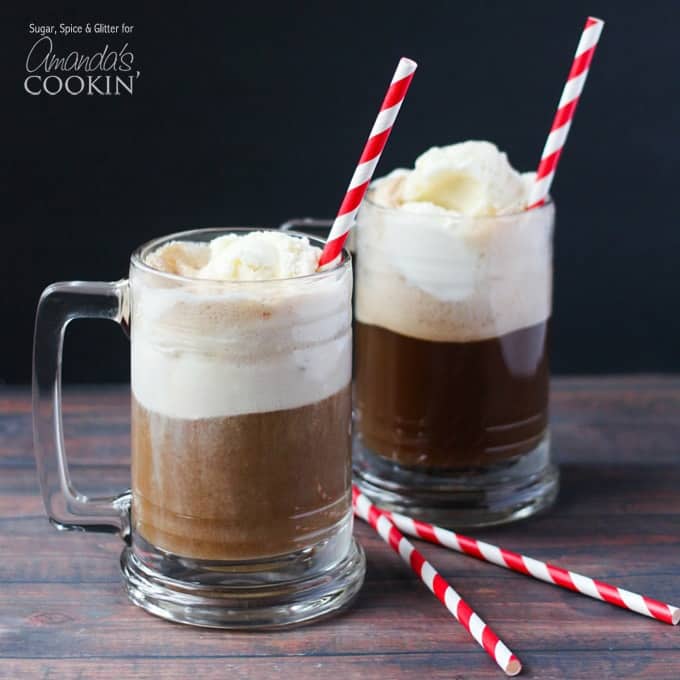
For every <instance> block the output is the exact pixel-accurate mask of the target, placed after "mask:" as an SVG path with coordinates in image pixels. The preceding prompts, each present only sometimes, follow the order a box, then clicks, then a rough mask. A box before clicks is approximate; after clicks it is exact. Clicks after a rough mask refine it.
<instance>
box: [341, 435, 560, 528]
mask: <svg viewBox="0 0 680 680" xmlns="http://www.w3.org/2000/svg"><path fill="white" fill-rule="evenodd" d="M353 467H354V478H355V482H356V484H357V486H358V487H359V488H360V489H361V491H362V492H363V493H364V494H366V496H368V498H369V499H370V500H371V501H372V502H373V503H375V504H376V505H377V506H378V507H380V508H383V509H385V510H389V511H391V512H397V513H400V514H403V515H408V516H409V517H413V518H414V519H419V520H421V521H424V522H429V523H431V524H437V525H439V526H442V527H447V528H451V529H464V528H475V527H484V526H492V525H496V524H506V523H509V522H513V521H516V520H520V519H524V518H526V517H530V516H532V515H535V514H536V513H538V512H540V511H542V510H545V509H547V508H549V507H550V506H551V505H552V504H553V502H554V501H555V499H556V498H557V492H558V489H559V472H558V469H557V467H556V466H555V465H554V464H553V463H552V462H551V459H550V439H549V437H548V436H547V435H546V436H545V437H544V439H543V440H542V441H541V443H540V444H539V445H538V446H537V447H536V448H535V449H534V450H533V451H530V452H528V453H526V454H524V455H522V456H520V457H518V458H516V459H514V460H509V461H504V462H500V463H496V464H494V465H489V466H486V467H484V468H483V469H475V470H464V471H452V472H443V471H440V470H429V469H428V470H417V469H413V468H405V467H401V466H399V465H397V464H395V463H393V462H391V461H389V460H387V459H385V458H383V457H381V456H379V455H377V454H376V453H374V452H372V451H371V450H370V449H368V448H367V447H366V446H364V445H363V443H362V441H361V438H360V437H359V436H356V437H355V441H354V449H353Z"/></svg>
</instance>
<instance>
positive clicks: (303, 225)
mask: <svg viewBox="0 0 680 680" xmlns="http://www.w3.org/2000/svg"><path fill="white" fill-rule="evenodd" d="M332 225H333V220H324V219H317V218H316V217H293V218H291V219H290V220H286V221H285V222H284V223H283V224H280V225H279V229H280V230H281V231H299V232H302V233H304V232H305V231H317V232H319V231H324V232H325V233H324V234H323V235H322V236H323V238H325V237H326V236H327V235H328V231H330V228H331V226H332ZM319 235H321V234H319Z"/></svg>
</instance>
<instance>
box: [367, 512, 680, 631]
mask: <svg viewBox="0 0 680 680" xmlns="http://www.w3.org/2000/svg"><path fill="white" fill-rule="evenodd" d="M373 507H374V509H375V512H376V513H377V514H378V515H381V516H383V517H387V518H388V519H389V520H390V521H391V522H392V523H393V524H394V526H396V527H397V528H398V529H399V530H401V531H403V532H404V533H405V534H408V535H409V536H415V537H416V538H421V539H423V540H425V541H429V542H430V543H434V544H436V545H440V546H442V547H444V548H449V549H451V550H455V551H457V552H460V553H465V554H466V555H470V556H472V557H476V558H477V559H478V560H483V561H484V562H490V563H491V564H496V565H498V566H499V567H503V568H504V569H511V570H512V571H516V572H518V573H520V574H524V575H525V576H532V577H533V578H536V579H539V580H541V581H545V582H546V583H551V584H553V585H556V586H560V587H561V588H566V589H567V590H572V591H574V592H577V593H581V594H582V595H587V596H588V597H592V598H594V599H596V600H603V601H604V602H609V603H610V604H614V605H616V606H617V607H621V608H622V609H628V610H629V611H632V612H635V613H637V614H642V615H643V616H649V617H650V618H653V619H657V621H663V622H664V623H670V624H671V625H676V624H677V623H678V621H680V609H678V608H677V607H674V606H673V605H670V604H665V603H664V602H660V601H659V600H655V599H653V598H651V597H646V596H645V595H638V594H637V593H631V592H630V591H629V590H623V588H617V587H616V586H612V585H610V584H608V583H604V582H602V581H597V580H595V579H592V578H589V577H588V576H583V575H582V574H577V573H576V572H573V571H567V570H566V569H563V568H562V567H557V566H555V565H554V564H550V563H548V562H541V561H539V560H535V559H533V558H531V557H527V556H526V555H520V554H519V553H516V552H512V551H511V550H504V549H503V548H499V547H498V546H495V545H491V544H490V543H484V541H478V540H476V539H474V538H470V537H469V536H463V535H462V534H458V533H456V532H455V531H449V530H448V529H442V528H441V527H438V526H435V525H434V524H428V523H427V522H420V521H419V520H416V519H411V518H410V517H407V516H406V515H400V514H398V513H396V512H387V511H385V510H381V509H380V508H377V507H376V506H373Z"/></svg>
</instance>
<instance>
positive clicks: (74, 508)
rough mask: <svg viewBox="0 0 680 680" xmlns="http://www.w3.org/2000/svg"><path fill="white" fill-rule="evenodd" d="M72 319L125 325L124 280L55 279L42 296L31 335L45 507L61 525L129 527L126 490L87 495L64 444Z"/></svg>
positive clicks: (38, 458)
mask: <svg viewBox="0 0 680 680" xmlns="http://www.w3.org/2000/svg"><path fill="white" fill-rule="evenodd" d="M73 319H110V320H111V321H115V322H116V323H118V324H119V325H120V326H121V327H122V328H123V330H124V331H125V332H127V329H128V319H129V304H128V281H127V280H122V281H113V282H94V281H93V282H89V281H68V282H61V283H53V284H52V285H51V286H48V287H47V288H46V289H45V290H44V291H43V294H42V295H41V296H40V301H39V302H38V310H37V313H36V319H35V335H34V338H33V442H34V451H35V458H36V463H37V466H38V476H39V479H40V488H41V491H42V497H43V502H44V504H45V510H46V511H47V516H48V517H49V520H50V522H51V523H52V524H53V525H54V526H55V527H56V528H57V529H61V530H80V531H98V532H105V533H116V534H120V535H121V536H122V537H123V539H127V537H128V536H129V533H130V520H129V507H130V493H129V491H126V492H124V493H121V494H119V495H117V496H110V497H103V496H102V497H95V496H86V495H84V494H82V493H80V492H79V491H78V490H77V489H75V488H74V486H73V484H72V482H71V476H70V474H69V469H68V461H67V459H66V451H65V449H64V426H63V420H62V408H61V365H62V351H63V347H64V332H65V331H66V326H68V324H69V323H70V322H71V321H72V320H73Z"/></svg>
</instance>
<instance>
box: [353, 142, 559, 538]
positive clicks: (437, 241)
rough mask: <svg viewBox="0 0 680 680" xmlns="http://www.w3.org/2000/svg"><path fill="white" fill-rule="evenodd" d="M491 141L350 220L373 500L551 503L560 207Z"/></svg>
mask: <svg viewBox="0 0 680 680" xmlns="http://www.w3.org/2000/svg"><path fill="white" fill-rule="evenodd" d="M533 179H534V174H533V173H525V174H520V173H518V172H516V171H515V170H514V169H513V168H512V166H511V165H510V163H509V162H508V160H507V157H506V155H505V154H503V153H501V152H500V151H499V150H498V149H497V148H496V147H495V146H494V145H493V144H490V143H488V142H476V141H471V142H464V143H461V144H454V145H451V146H448V147H443V148H432V149H430V150H429V151H427V152H426V153H424V154H423V155H422V156H421V157H420V158H418V159H417V161H416V163H415V167H414V169H412V170H396V171H394V172H393V173H391V174H390V175H388V176H386V177H384V178H382V179H379V180H377V181H376V182H374V184H373V186H372V189H371V191H370V192H369V194H368V196H367V199H366V200H365V201H364V204H363V206H362V209H361V212H360V214H359V218H358V226H357V233H356V238H357V246H356V247H357V254H358V257H357V272H356V276H357V282H356V293H355V315H356V321H357V327H356V333H357V339H356V416H357V420H356V430H357V432H356V446H355V471H356V473H357V475H358V478H359V481H360V484H361V485H362V487H363V489H364V490H365V491H366V492H367V493H368V494H369V495H370V496H372V497H373V498H374V499H375V500H376V502H378V503H379V504H380V503H382V504H383V505H387V506H388V507H392V508H393V509H397V510H402V511H408V512H410V513H411V514H414V513H415V512H418V513H419V516H424V517H431V518H433V519H434V518H436V519H438V520H439V521H440V522H441V521H444V522H447V521H453V522H456V523H457V524H458V525H461V524H485V523H492V522H497V521H505V520H507V519H511V518H512V517H514V516H517V513H520V514H521V513H525V514H530V512H533V511H534V510H535V509H538V507H539V506H543V505H545V504H547V503H548V502H550V501H551V500H552V498H554V494H555V492H556V486H557V481H556V472H555V469H554V467H553V466H552V465H551V464H550V458H549V450H548V441H547V408H548V378H549V375H548V358H547V336H548V323H549V318H550V309H551V290H552V229H553V220H554V206H553V205H552V203H547V204H546V205H545V206H542V207H538V208H535V209H532V210H526V207H527V200H528V195H529V192H530V188H531V185H532V183H533Z"/></svg>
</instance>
